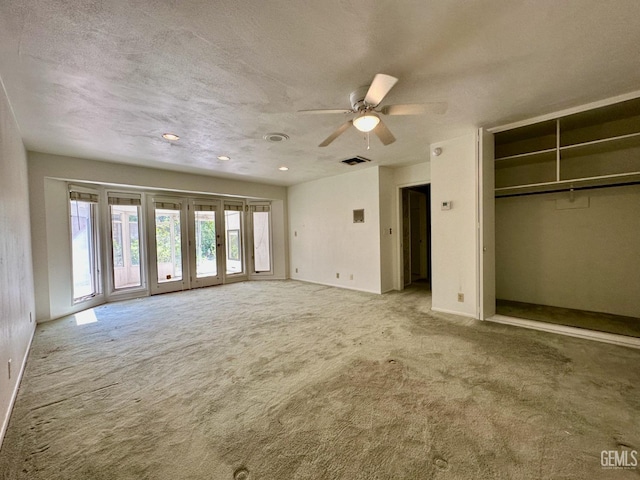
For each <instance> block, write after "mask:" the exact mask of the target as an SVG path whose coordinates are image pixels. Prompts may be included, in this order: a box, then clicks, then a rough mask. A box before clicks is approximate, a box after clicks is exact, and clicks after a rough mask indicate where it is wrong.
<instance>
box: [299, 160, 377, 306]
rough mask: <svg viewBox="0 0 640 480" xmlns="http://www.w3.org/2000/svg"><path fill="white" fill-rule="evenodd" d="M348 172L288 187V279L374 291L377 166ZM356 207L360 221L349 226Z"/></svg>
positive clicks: (375, 290) (375, 283)
mask: <svg viewBox="0 0 640 480" xmlns="http://www.w3.org/2000/svg"><path fill="white" fill-rule="evenodd" d="M345 168H347V167H345ZM349 168H353V169H354V170H353V171H352V172H349V173H345V174H343V175H338V176H334V177H329V178H323V179H320V180H315V181H311V182H306V183H301V184H298V185H294V186H292V187H289V189H288V196H289V201H288V208H289V252H290V275H291V278H294V279H298V280H303V281H308V282H314V283H321V284H323V285H333V286H337V287H343V288H350V289H355V290H364V291H367V292H374V293H380V292H381V281H380V258H381V255H380V203H379V197H380V183H379V168H378V167H371V168H366V169H362V168H358V167H349ZM385 178H386V174H385ZM385 181H386V180H385ZM356 209H364V211H365V212H364V216H365V221H364V223H353V210H356ZM296 269H297V270H298V271H297V272H296ZM337 273H339V274H340V278H336V274H337ZM351 275H353V280H351Z"/></svg>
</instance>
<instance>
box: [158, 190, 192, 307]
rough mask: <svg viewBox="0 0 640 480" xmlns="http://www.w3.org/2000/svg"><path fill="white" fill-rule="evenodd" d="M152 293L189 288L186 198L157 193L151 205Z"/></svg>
mask: <svg viewBox="0 0 640 480" xmlns="http://www.w3.org/2000/svg"><path fill="white" fill-rule="evenodd" d="M149 213H150V215H149V218H150V219H152V222H153V225H151V228H150V232H149V243H150V245H149V246H150V248H149V254H150V256H151V264H150V270H151V271H150V272H149V275H150V282H151V293H152V294H155V293H166V292H175V291H178V290H184V289H188V288H189V264H188V259H189V255H188V243H187V207H186V201H185V199H183V198H172V197H155V198H153V200H152V201H151V202H150V205H149Z"/></svg>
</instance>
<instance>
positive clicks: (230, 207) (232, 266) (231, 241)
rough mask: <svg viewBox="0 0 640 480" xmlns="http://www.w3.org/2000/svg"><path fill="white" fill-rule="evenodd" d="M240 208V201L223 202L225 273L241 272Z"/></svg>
mask: <svg viewBox="0 0 640 480" xmlns="http://www.w3.org/2000/svg"><path fill="white" fill-rule="evenodd" d="M242 210H243V205H242V204H241V203H238V204H235V203H225V206H224V229H225V235H226V238H227V262H226V263H227V274H234V273H242V272H243V271H244V269H243V257H242Z"/></svg>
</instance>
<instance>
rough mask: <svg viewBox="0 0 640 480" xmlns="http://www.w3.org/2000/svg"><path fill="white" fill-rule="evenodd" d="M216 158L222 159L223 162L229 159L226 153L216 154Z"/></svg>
mask: <svg viewBox="0 0 640 480" xmlns="http://www.w3.org/2000/svg"><path fill="white" fill-rule="evenodd" d="M218 160H222V161H223V162H226V161H227V160H231V157H230V156H228V155H218Z"/></svg>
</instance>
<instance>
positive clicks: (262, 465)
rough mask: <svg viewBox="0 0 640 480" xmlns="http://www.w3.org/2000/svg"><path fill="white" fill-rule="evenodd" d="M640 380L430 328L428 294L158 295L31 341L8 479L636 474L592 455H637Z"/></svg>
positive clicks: (609, 352)
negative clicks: (606, 466)
mask: <svg viewBox="0 0 640 480" xmlns="http://www.w3.org/2000/svg"><path fill="white" fill-rule="evenodd" d="M92 314H94V316H92ZM93 320H97V321H93ZM92 321H93V323H86V322H92ZM639 365H640V351H639V350H632V349H627V348H623V347H617V346H612V345H606V344H600V343H596V342H592V341H586V340H580V339H575V338H569V337H563V336H558V335H553V334H547V333H543V332H536V331H531V330H525V329H520V328H516V327H509V326H506V325H497V324H492V323H484V322H478V321H474V320H471V319H463V318H461V317H455V316H453V315H442V314H436V313H433V312H431V311H430V298H429V296H428V295H427V294H426V293H425V292H424V291H423V290H420V289H409V290H406V291H404V292H395V293H390V294H385V295H373V294H366V293H360V292H353V291H347V290H340V289H335V288H331V287H323V286H318V285H311V284H305V283H301V282H295V281H273V282H246V283H239V284H232V285H225V286H219V287H213V288H207V289H200V290H192V291H188V292H182V293H175V294H167V295H159V296H155V297H150V298H145V299H140V300H132V301H126V302H121V303H116V304H109V305H104V306H101V307H99V308H96V309H94V310H92V311H90V312H88V313H85V314H84V315H77V316H72V317H67V318H64V319H61V320H58V321H55V322H50V323H46V324H43V325H40V326H39V327H38V330H37V332H36V337H35V339H34V343H33V347H32V351H31V353H30V356H29V360H28V364H27V369H26V372H25V377H24V380H23V383H22V386H21V388H20V392H19V395H18V399H17V402H16V406H15V409H14V411H13V416H12V418H11V422H10V425H9V429H8V432H7V435H6V438H5V441H4V444H3V446H2V450H1V451H0V472H2V478H4V479H30V480H38V479H47V480H50V479H70V480H80V479H82V480H86V479H109V480H114V479H154V480H155V479H159V480H162V479H167V480H169V479H171V480H175V479H215V480H226V479H228V480H234V479H235V480H287V479H300V480H302V479H327V480H328V479H331V480H333V479H345V480H347V479H348V480H365V479H366V480H376V479H377V480H383V479H384V480H386V479H411V480H414V479H430V478H436V479H471V478H473V479H480V478H483V479H484V478H500V479H542V478H545V479H546V478H553V479H558V478H562V479H585V478H589V479H591V478H594V479H595V478H598V479H601V478H602V479H608V478H610V479H616V480H621V479H627V478H630V479H638V478H639V477H640V469H638V468H629V469H603V468H602V466H601V452H602V451H603V450H605V451H608V450H614V451H616V452H627V453H626V454H625V455H629V457H628V458H629V459H630V460H631V455H630V452H631V451H632V450H638V448H639V447H640V368H639Z"/></svg>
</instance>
